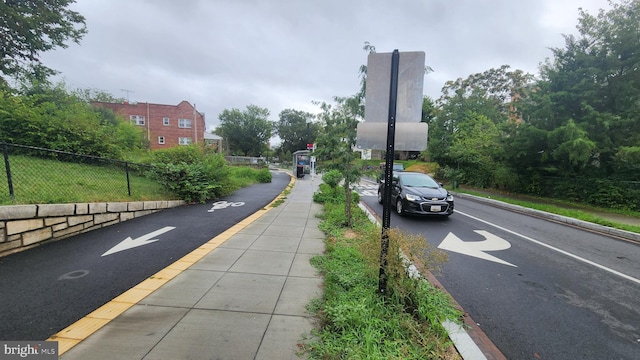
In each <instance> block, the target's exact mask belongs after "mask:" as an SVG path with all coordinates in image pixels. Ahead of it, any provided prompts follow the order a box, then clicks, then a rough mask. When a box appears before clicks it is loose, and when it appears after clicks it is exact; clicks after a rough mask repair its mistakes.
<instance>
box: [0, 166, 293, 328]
mask: <svg viewBox="0 0 640 360" xmlns="http://www.w3.org/2000/svg"><path fill="white" fill-rule="evenodd" d="M272 175H273V180H272V182H271V183H268V184H256V185H252V186H250V187H247V188H243V189H240V190H238V191H236V192H235V193H233V194H232V195H230V196H226V197H223V198H220V199H215V200H212V201H209V202H207V203H205V204H195V205H186V206H181V207H177V208H172V209H167V210H164V211H161V212H158V213H155V214H151V215H147V216H144V217H140V218H136V219H132V220H129V221H126V222H123V223H120V224H116V225H112V226H109V227H105V228H102V229H98V230H94V231H92V232H89V233H85V234H80V235H77V236H74V237H70V238H67V239H64V240H61V241H57V242H52V243H49V244H45V245H42V246H39V247H36V248H34V249H30V250H27V251H24V252H21V253H16V254H12V255H8V256H6V257H3V258H0V289H1V291H0V302H1V303H2V304H3V305H4V306H3V307H0V319H2V321H1V322H0V340H44V339H46V338H48V337H49V336H50V335H52V334H54V333H56V332H58V331H59V330H61V329H63V328H64V327H66V326H68V325H69V324H71V323H73V322H75V321H77V320H78V319H80V318H82V317H83V316H85V315H86V314H88V313H90V312H91V311H93V310H95V309H96V308H98V307H99V306H101V305H102V304H104V303H106V302H108V301H109V300H111V299H113V298H114V297H116V296H118V295H120V294H121V293H123V292H125V291H126V290H128V289H130V288H131V287H133V286H135V285H136V284H138V283H140V282H141V281H142V280H144V279H146V278H148V277H150V276H151V275H153V274H155V273H156V272H158V271H159V270H161V269H163V268H165V267H167V266H168V265H170V264H171V263H173V262H174V261H176V260H177V259H179V258H181V257H183V256H184V255H186V254H188V253H189V252H191V251H192V250H194V249H196V248H198V247H199V246H200V245H202V244H204V243H206V242H207V241H209V240H210V239H212V238H214V237H215V236H217V235H218V234H220V233H222V232H223V231H225V230H226V229H228V228H230V227H232V226H233V225H235V224H237V223H238V222H240V221H241V220H242V219H244V218H246V217H247V216H249V215H251V214H253V213H255V212H256V211H258V210H260V209H262V208H264V207H265V206H266V205H267V204H269V203H270V202H271V201H273V200H274V199H275V198H276V197H277V196H278V195H279V194H280V193H281V192H282V191H283V190H284V189H285V187H286V186H287V185H288V184H289V182H290V180H291V177H290V176H289V175H288V174H286V173H284V172H280V171H274V172H273V173H272Z"/></svg>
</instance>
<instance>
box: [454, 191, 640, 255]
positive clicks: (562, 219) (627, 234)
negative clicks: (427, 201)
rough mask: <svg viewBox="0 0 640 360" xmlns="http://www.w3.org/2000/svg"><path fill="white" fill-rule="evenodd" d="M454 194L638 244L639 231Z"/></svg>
mask: <svg viewBox="0 0 640 360" xmlns="http://www.w3.org/2000/svg"><path fill="white" fill-rule="evenodd" d="M451 193H452V194H453V195H454V196H457V197H459V198H463V199H469V200H472V201H476V202H482V203H486V204H491V205H493V206H496V207H499V208H503V209H508V210H511V211H516V212H519V213H523V214H526V215H530V216H534V217H538V218H542V219H546V220H550V221H554V222H558V223H562V224H567V225H571V226H576V227H579V228H582V229H586V230H589V231H593V232H597V233H602V234H606V235H610V236H615V237H618V238H621V239H624V240H630V241H633V242H637V243H639V244H640V234H639V233H635V232H631V231H626V230H620V229H615V228H612V227H609V226H604V225H598V224H594V223H591V222H588V221H583V220H578V219H574V218H571V217H567V216H562V215H557V214H552V213H549V212H546V211H542V210H535V209H529V208H526V207H524V206H520V205H514V204H509V203H505V202H502V201H499V200H493V199H487V198H484V197H481V196H475V195H469V194H463V193H456V192H451Z"/></svg>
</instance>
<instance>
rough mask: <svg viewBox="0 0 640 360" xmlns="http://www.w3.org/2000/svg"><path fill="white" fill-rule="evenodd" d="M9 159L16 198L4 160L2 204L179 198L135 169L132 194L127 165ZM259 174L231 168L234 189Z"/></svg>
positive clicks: (0, 187) (255, 180) (0, 185)
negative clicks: (137, 172)
mask: <svg viewBox="0 0 640 360" xmlns="http://www.w3.org/2000/svg"><path fill="white" fill-rule="evenodd" d="M10 161H11V163H10V166H11V174H12V182H13V190H14V194H15V200H12V199H11V197H10V192H9V186H8V182H7V181H6V176H5V174H6V168H5V163H4V161H0V171H2V175H3V176H0V179H2V180H1V181H0V205H19V204H60V203H74V202H104V201H113V202H118V201H150V200H174V199H178V196H177V195H175V194H172V193H171V192H169V191H168V190H166V189H165V188H164V187H163V186H162V185H161V184H159V183H157V182H155V181H153V180H150V179H148V178H146V177H144V176H142V175H137V174H136V172H135V171H130V174H129V181H130V186H131V196H129V194H128V189H127V178H126V173H125V170H124V168H116V167H113V166H112V167H105V166H96V165H88V164H77V163H70V162H64V161H58V160H54V159H41V158H35V157H29V156H21V155H16V156H11V158H10ZM259 175H260V170H259V169H253V168H248V167H242V166H231V167H230V178H231V186H232V188H233V189H240V188H243V187H246V186H249V185H252V184H255V183H258V182H259ZM262 175H264V174H262Z"/></svg>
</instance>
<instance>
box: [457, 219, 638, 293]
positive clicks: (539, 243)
mask: <svg viewBox="0 0 640 360" xmlns="http://www.w3.org/2000/svg"><path fill="white" fill-rule="evenodd" d="M456 214H460V215H464V216H467V217H470V218H472V219H474V220H477V221H480V222H482V223H485V224H487V225H491V226H493V227H495V228H496V229H500V230H502V231H506V232H508V233H509V234H513V235H516V236H519V237H521V238H522V239H525V240H527V241H531V242H532V243H534V244H537V245H540V246H544V247H546V248H547V249H551V250H553V251H556V252H559V253H560V254H563V255H566V256H569V257H571V258H574V259H576V260H578V261H582V262H584V263H585V264H589V265H592V266H595V267H597V268H598V269H602V270H604V271H608V272H610V273H611V274H614V275H617V276H620V277H622V278H625V279H627V280H630V281H633V282H635V283H637V284H640V279H638V278H634V277H633V276H629V275H627V274H623V273H621V272H619V271H616V270H613V269H611V268H608V267H606V266H604V265H600V264H598V263H596V262H593V261H591V260H587V259H585V258H583V257H580V256H578V255H575V254H572V253H570V252H568V251H564V250H562V249H559V248H557V247H554V246H551V245H549V244H545V243H543V242H542V241H539V240H536V239H533V238H530V237H528V236H525V235H522V234H519V233H517V232H515V231H513V230H509V229H507V228H504V227H502V226H499V225H496V224H494V223H490V222H488V221H486V220H482V219H480V218H477V217H475V216H472V215H469V214H465V213H463V212H461V211H458V210H456Z"/></svg>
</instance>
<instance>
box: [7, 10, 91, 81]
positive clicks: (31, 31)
mask: <svg viewBox="0 0 640 360" xmlns="http://www.w3.org/2000/svg"><path fill="white" fill-rule="evenodd" d="M74 2H75V0H4V1H0V73H2V74H3V75H4V76H2V77H0V83H2V84H5V85H6V80H7V79H6V78H5V76H8V77H18V76H21V75H26V76H28V77H31V78H35V79H38V80H41V81H42V80H44V79H46V77H47V76H48V75H51V74H53V73H54V71H53V70H51V69H49V68H47V67H46V66H44V65H42V63H41V62H40V59H39V56H40V53H42V52H45V51H49V50H52V49H55V48H56V47H62V48H66V47H67V46H68V44H67V42H68V41H69V40H70V41H73V42H75V43H79V42H80V39H82V37H83V36H84V34H86V32H87V30H86V26H85V18H84V17H83V16H82V15H80V14H79V13H78V12H76V11H72V10H70V9H69V6H70V5H71V4H73V3H74Z"/></svg>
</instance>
